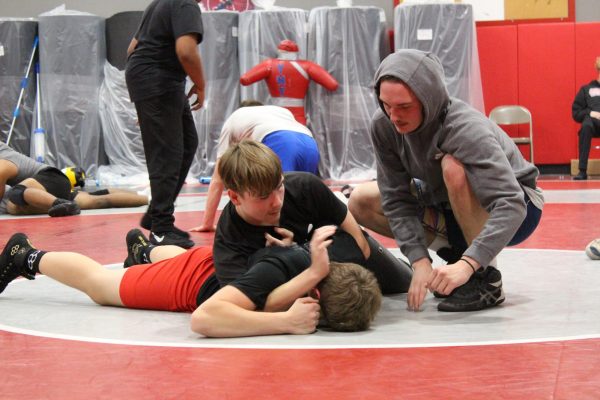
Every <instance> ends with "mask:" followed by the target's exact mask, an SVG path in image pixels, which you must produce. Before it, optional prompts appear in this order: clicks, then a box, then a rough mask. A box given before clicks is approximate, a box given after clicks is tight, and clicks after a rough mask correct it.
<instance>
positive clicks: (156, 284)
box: [119, 247, 215, 312]
mask: <svg viewBox="0 0 600 400" xmlns="http://www.w3.org/2000/svg"><path fill="white" fill-rule="evenodd" d="M214 272H215V268H214V262H213V254H212V248H210V247H197V248H195V249H192V250H189V251H186V252H185V253H183V254H180V255H178V256H176V257H173V258H169V259H167V260H162V261H159V262H156V263H152V264H141V265H133V266H131V267H129V268H128V269H127V271H126V272H125V274H124V275H123V279H122V280H121V286H120V287H119V294H120V296H121V301H122V302H123V305H124V306H125V307H128V308H142V309H146V310H164V311H187V312H192V311H194V310H195V309H196V308H197V307H198V306H197V305H196V296H197V295H198V291H199V290H200V287H202V284H203V283H204V282H205V281H206V279H208V278H209V277H210V276H211V275H212V274H214Z"/></svg>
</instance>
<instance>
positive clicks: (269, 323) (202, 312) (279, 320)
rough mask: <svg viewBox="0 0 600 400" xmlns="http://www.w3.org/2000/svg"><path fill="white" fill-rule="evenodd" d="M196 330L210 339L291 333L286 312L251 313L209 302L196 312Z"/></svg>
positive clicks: (193, 319) (194, 319) (193, 328)
mask: <svg viewBox="0 0 600 400" xmlns="http://www.w3.org/2000/svg"><path fill="white" fill-rule="evenodd" d="M191 328H192V331H194V332H196V333H198V334H201V335H204V336H207V337H240V336H259V335H277V334H285V333H290V331H289V329H288V328H287V325H286V319H285V313H266V312H259V311H250V310H246V309H244V308H242V307H239V306H237V305H235V304H232V303H229V302H226V301H222V300H212V299H209V300H208V301H206V302H205V303H204V304H202V305H201V306H200V307H198V308H197V309H196V311H194V313H193V314H192V319H191Z"/></svg>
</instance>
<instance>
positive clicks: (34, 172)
mask: <svg viewBox="0 0 600 400" xmlns="http://www.w3.org/2000/svg"><path fill="white" fill-rule="evenodd" d="M84 177H85V174H84V173H83V171H82V170H81V169H79V168H66V169H65V170H64V172H63V171H60V170H58V169H57V168H54V167H51V166H49V165H46V164H42V163H39V162H37V161H35V160H34V159H32V158H30V157H27V156H25V155H23V154H21V153H19V152H17V151H15V150H13V149H12V148H10V147H9V146H8V145H6V144H5V143H2V142H0V214H12V215H29V214H46V213H48V215H50V216H51V217H64V216H68V215H77V214H79V213H80V212H81V210H82V209H83V210H89V209H98V208H112V207H139V206H142V205H146V204H148V197H147V196H142V195H139V194H137V193H135V192H132V191H128V190H123V189H114V188H109V189H103V190H98V191H95V192H84V191H82V190H73V189H74V187H76V186H83V184H84V180H83V179H84ZM7 185H8V186H10V187H7Z"/></svg>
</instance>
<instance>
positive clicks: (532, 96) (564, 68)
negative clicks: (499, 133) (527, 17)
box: [477, 22, 600, 164]
mask: <svg viewBox="0 0 600 400" xmlns="http://www.w3.org/2000/svg"><path fill="white" fill-rule="evenodd" d="M598 38H600V23H573V22H556V23H531V24H507V25H488V26H486V25H482V26H477V41H478V49H479V59H480V65H481V80H482V83H483V96H484V101H485V108H486V112H487V113H489V111H490V110H491V109H492V108H494V107H496V106H498V105H503V104H521V105H523V106H525V107H527V108H528V109H529V110H530V111H531V114H532V117H533V131H534V132H533V134H534V139H533V140H534V152H535V154H534V156H535V162H536V164H568V163H570V161H571V159H573V158H577V130H578V129H579V125H578V124H577V123H575V122H574V121H573V120H572V119H571V104H572V102H573V98H574V97H575V94H576V93H577V90H578V89H579V87H580V86H581V85H583V84H584V83H587V82H589V81H591V80H592V79H594V78H596V77H597V72H596V70H595V68H594V62H595V59H596V57H597V56H600V40H598ZM508 133H509V134H510V135H516V132H514V131H510V130H509V132H508ZM522 134H524V133H522ZM522 151H523V154H524V155H527V154H528V149H527V148H526V147H524V146H522ZM596 153H597V154H596ZM590 157H591V158H600V151H598V150H592V154H590Z"/></svg>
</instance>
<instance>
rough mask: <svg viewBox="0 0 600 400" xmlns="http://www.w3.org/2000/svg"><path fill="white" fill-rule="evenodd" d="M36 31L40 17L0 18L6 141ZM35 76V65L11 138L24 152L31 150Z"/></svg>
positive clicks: (0, 128)
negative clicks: (35, 18)
mask: <svg viewBox="0 0 600 400" xmlns="http://www.w3.org/2000/svg"><path fill="white" fill-rule="evenodd" d="M36 35H37V21H36V20H34V19H32V18H27V19H19V18H0V140H1V141H3V142H6V140H7V138H8V134H9V131H10V126H11V123H12V119H13V113H14V111H15V107H16V106H17V101H18V99H19V93H20V91H21V84H22V82H23V78H24V77H25V73H26V69H27V66H28V64H29V60H30V58H31V52H32V50H33V42H34V39H35V36H36ZM35 60H37V53H36V58H35ZM35 79H36V77H35V65H33V66H32V68H31V72H30V73H29V78H28V80H27V86H26V88H25V91H24V93H23V99H22V100H21V106H20V109H19V114H18V117H17V119H16V121H15V126H14V128H13V133H12V137H11V139H10V146H11V147H12V148H13V149H15V150H17V151H18V152H20V153H23V154H25V155H29V154H30V153H29V146H30V138H31V126H32V118H33V111H34V107H35V85H36V81H35Z"/></svg>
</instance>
